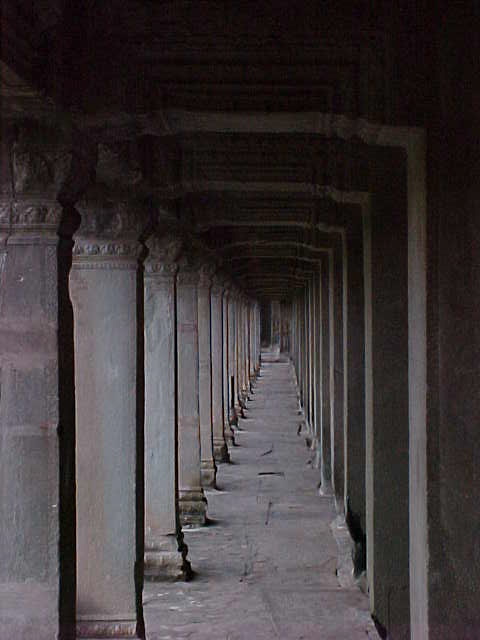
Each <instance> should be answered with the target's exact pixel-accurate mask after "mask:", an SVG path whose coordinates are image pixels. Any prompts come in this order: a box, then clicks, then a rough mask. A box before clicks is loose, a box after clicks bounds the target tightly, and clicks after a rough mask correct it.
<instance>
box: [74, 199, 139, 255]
mask: <svg viewBox="0 0 480 640" xmlns="http://www.w3.org/2000/svg"><path fill="white" fill-rule="evenodd" d="M77 209H78V211H79V212H80V213H81V216H82V222H81V224H80V227H79V229H78V230H77V232H76V233H75V235H74V240H75V245H74V248H73V258H74V263H75V266H79V265H82V266H83V267H84V268H95V267H98V268H105V267H107V266H108V265H110V266H112V267H115V268H122V267H123V268H132V266H136V264H137V259H138V257H139V255H140V252H141V244H140V242H139V237H140V234H141V231H142V229H143V228H144V227H145V225H146V218H147V214H146V211H145V210H143V209H142V208H141V207H140V206H139V204H138V203H136V202H134V201H131V200H128V199H127V198H126V197H125V196H120V197H119V198H118V199H116V198H115V197H114V196H112V195H111V194H102V195H98V194H95V195H93V196H92V194H89V196H87V197H85V198H83V199H82V200H81V201H80V202H79V203H78V204H77Z"/></svg>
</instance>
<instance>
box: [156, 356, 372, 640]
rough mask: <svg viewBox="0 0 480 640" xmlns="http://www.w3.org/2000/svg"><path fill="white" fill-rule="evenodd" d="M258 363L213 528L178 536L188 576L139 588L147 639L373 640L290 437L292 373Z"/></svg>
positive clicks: (213, 495)
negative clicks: (344, 582)
mask: <svg viewBox="0 0 480 640" xmlns="http://www.w3.org/2000/svg"><path fill="white" fill-rule="evenodd" d="M262 357H263V365H262V370H261V377H260V378H259V379H258V381H257V384H256V387H255V390H254V395H252V396H251V398H252V399H251V401H250V402H249V403H248V410H247V412H246V419H245V420H241V421H240V425H239V426H240V430H239V431H238V432H237V436H236V442H237V444H238V446H236V447H235V448H234V449H233V452H232V464H224V465H220V467H219V471H218V474H217V483H218V489H219V490H217V491H208V492H207V497H208V515H209V518H210V520H211V523H210V524H209V526H206V527H203V528H197V529H190V530H186V531H185V539H186V542H187V544H188V546H189V558H190V561H191V563H192V567H193V569H194V571H195V574H196V575H195V578H194V579H193V580H192V581H191V582H188V583H178V582H177V583H172V584H168V583H167V584H165V583H146V585H145V591H144V604H145V606H144V615H145V623H146V636H147V639H148V640H167V639H174V638H175V639H176V638H189V639H192V640H207V639H208V640H216V639H219V640H220V639H221V640H241V639H242V640H243V639H248V640H270V639H281V640H290V639H292V640H294V639H295V640H300V639H301V638H305V639H307V638H308V639H316V638H318V639H321V640H334V639H335V640H343V639H345V640H347V639H348V640H357V639H358V640H360V639H362V640H366V639H368V638H370V639H374V638H378V635H377V633H376V631H375V628H374V626H373V623H372V621H371V619H370V616H369V613H368V602H367V598H366V596H365V595H364V594H363V593H362V592H361V591H360V590H359V589H358V588H357V587H355V586H351V587H341V586H340V584H339V579H338V578H337V575H336V569H337V563H338V557H339V546H338V545H337V542H336V539H335V538H334V536H333V534H332V528H331V524H332V522H333V521H334V520H335V509H334V506H333V501H332V499H331V498H326V497H321V496H319V495H318V490H317V483H318V477H319V472H318V470H316V469H313V468H312V463H311V458H312V455H311V453H312V452H311V451H309V450H308V449H307V448H306V447H305V439H304V437H303V436H299V435H297V431H298V426H299V423H300V417H299V416H298V411H297V402H296V394H295V387H294V382H293V370H292V367H291V365H290V363H289V362H287V361H279V362H274V361H272V360H273V359H272V358H268V355H266V354H264V355H263V356H262ZM340 573H341V572H340Z"/></svg>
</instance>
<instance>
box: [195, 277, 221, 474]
mask: <svg viewBox="0 0 480 640" xmlns="http://www.w3.org/2000/svg"><path fill="white" fill-rule="evenodd" d="M212 272H213V268H212V267H211V266H210V265H205V266H204V267H202V269H201V271H200V280H199V283H198V358H199V370H198V371H199V381H198V384H199V411H200V440H201V454H202V458H201V475H202V486H203V487H215V478H216V473H217V467H216V465H215V461H214V459H213V417H212V347H211V316H210V288H211V286H212Z"/></svg>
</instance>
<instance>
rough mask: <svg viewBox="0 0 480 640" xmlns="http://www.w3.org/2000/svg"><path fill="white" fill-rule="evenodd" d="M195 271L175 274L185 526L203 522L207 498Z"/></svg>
mask: <svg viewBox="0 0 480 640" xmlns="http://www.w3.org/2000/svg"><path fill="white" fill-rule="evenodd" d="M197 284H198V270H197V271H196V270H195V269H193V268H191V267H188V266H187V267H185V266H181V267H180V270H179V273H178V275H177V359H178V365H177V416H178V456H179V496H180V498H179V505H180V518H181V522H182V524H184V525H195V524H200V525H202V524H205V519H206V498H205V496H204V493H203V489H202V482H201V472H200V464H201V449H200V416H199V375H198V371H199V364H198V298H197Z"/></svg>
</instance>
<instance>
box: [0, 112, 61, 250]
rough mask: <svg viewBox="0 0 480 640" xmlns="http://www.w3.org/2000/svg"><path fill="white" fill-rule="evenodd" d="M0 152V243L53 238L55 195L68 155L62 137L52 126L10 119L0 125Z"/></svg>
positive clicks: (57, 208)
mask: <svg viewBox="0 0 480 640" xmlns="http://www.w3.org/2000/svg"><path fill="white" fill-rule="evenodd" d="M0 156H1V157H0V161H1V163H2V168H3V169H4V171H2V176H1V177H0V243H2V244H3V243H6V242H7V239H9V238H10V239H9V240H8V241H9V242H11V243H12V242H13V243H19V244H30V243H47V244H54V243H56V242H57V237H56V233H57V229H58V226H59V224H60V219H61V216H62V207H61V205H60V203H59V202H58V201H57V195H58V193H59V191H60V189H61V187H62V185H63V184H64V183H65V180H66V178H67V176H68V175H69V172H70V167H71V160H72V153H71V149H70V148H69V146H68V145H67V143H66V141H65V140H62V139H61V135H60V134H59V133H58V132H56V135H54V132H53V130H52V129H49V128H46V127H41V126H40V125H35V124H33V123H32V124H27V123H24V122H20V123H16V126H15V127H14V126H13V123H12V126H11V127H8V126H6V127H5V128H4V130H2V142H1V150H0ZM12 236H13V237H12Z"/></svg>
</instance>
